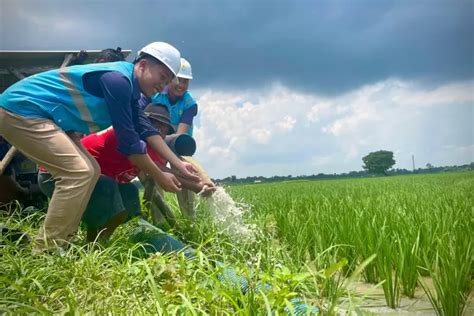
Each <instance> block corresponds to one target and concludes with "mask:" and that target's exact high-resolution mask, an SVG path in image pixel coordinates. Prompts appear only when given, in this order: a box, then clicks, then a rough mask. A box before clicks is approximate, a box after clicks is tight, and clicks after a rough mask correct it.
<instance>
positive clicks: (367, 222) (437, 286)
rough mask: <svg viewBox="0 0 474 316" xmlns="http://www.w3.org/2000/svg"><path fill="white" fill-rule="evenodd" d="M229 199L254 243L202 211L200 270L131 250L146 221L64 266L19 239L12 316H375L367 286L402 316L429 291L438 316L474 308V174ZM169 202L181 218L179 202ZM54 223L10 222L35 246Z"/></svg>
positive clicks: (15, 218) (1, 256) (175, 258)
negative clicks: (238, 282)
mask: <svg viewBox="0 0 474 316" xmlns="http://www.w3.org/2000/svg"><path fill="white" fill-rule="evenodd" d="M226 191H227V192H228V193H230V195H231V196H232V197H233V199H234V200H235V201H237V202H239V203H242V204H237V205H238V206H239V207H240V208H241V209H242V210H246V211H245V212H243V213H242V216H243V219H242V223H245V225H248V227H252V229H253V232H252V233H253V234H254V238H249V239H243V238H239V237H238V236H236V235H235V234H234V232H235V230H236V229H237V228H236V227H232V226H230V227H231V228H230V229H223V226H222V224H219V223H218V222H216V221H215V220H213V219H214V217H215V216H216V214H215V210H214V211H212V210H211V208H210V207H209V205H208V203H206V202H204V201H202V202H200V204H199V206H198V218H197V222H195V223H191V222H188V221H186V220H185V219H184V218H180V220H179V229H177V230H175V231H173V232H171V233H172V234H173V235H174V236H176V237H177V238H179V239H180V240H182V241H185V242H186V243H188V244H190V245H192V246H193V247H194V248H195V249H197V252H196V256H195V257H194V258H193V259H191V260H190V259H187V258H186V256H185V255H184V254H182V253H181V254H159V253H158V254H154V255H152V256H146V255H144V254H143V247H142V246H140V245H137V244H134V243H132V242H131V241H130V240H129V236H130V234H131V232H132V231H133V229H134V227H135V226H136V221H132V222H129V223H127V224H125V225H122V226H121V227H120V228H119V229H118V231H117V232H116V233H115V234H114V235H113V238H112V240H111V241H110V242H108V243H107V244H93V245H86V244H84V241H83V240H84V236H83V231H80V232H79V234H78V236H77V238H76V240H75V245H74V246H72V247H71V248H69V249H68V250H67V252H66V254H65V255H64V256H60V255H57V254H44V255H40V256H33V255H31V253H30V249H29V247H28V246H26V247H19V246H18V245H16V244H14V243H8V242H6V244H5V245H3V246H1V248H0V265H1V267H2V269H1V270H0V271H1V272H0V312H1V313H7V314H18V313H41V314H55V313H67V314H73V313H79V314H83V313H84V314H85V313H93V314H108V313H110V314H162V315H203V314H209V315H262V314H267V315H288V314H292V313H294V314H298V313H299V315H302V314H305V313H304V312H300V311H298V310H297V308H295V305H294V304H293V302H294V301H295V299H298V300H299V301H300V302H304V303H305V304H307V306H316V307H317V308H318V309H319V311H320V314H327V315H334V314H341V313H346V312H355V313H358V314H359V313H362V314H363V313H366V312H367V311H366V310H364V309H363V307H364V306H363V302H362V301H361V299H360V293H357V292H355V291H354V284H364V285H365V286H366V287H370V288H376V289H378V290H379V291H380V293H382V294H383V298H384V304H385V307H386V310H387V311H391V312H397V311H398V312H400V313H402V312H404V311H403V310H401V309H400V307H402V304H401V302H405V301H408V302H410V301H413V302H415V301H416V299H419V297H420V295H423V296H424V297H426V298H427V301H428V302H429V307H430V309H429V310H425V311H424V312H425V314H438V315H463V314H464V315H468V314H470V313H472V312H473V309H472V294H471V292H472V285H473V281H472V279H473V234H472V231H474V216H473V215H474V201H473V200H474V196H473V192H474V173H473V172H463V173H446V174H436V175H410V176H399V177H374V178H365V179H348V180H326V181H290V182H283V183H282V182H279V183H270V184H252V185H242V186H231V187H227V188H226ZM167 199H168V201H169V203H170V204H171V205H172V207H173V208H174V209H175V210H176V211H177V205H176V200H175V198H174V197H173V196H171V195H168V196H167ZM42 216H44V214H43V213H42V212H33V213H31V214H29V215H21V214H20V213H19V212H18V210H16V212H14V213H13V214H7V213H3V214H2V216H1V217H0V221H1V222H3V223H4V224H6V225H7V226H9V227H14V228H20V229H22V230H24V231H27V232H28V233H29V234H30V235H33V236H34V234H35V233H36V231H37V229H38V228H39V225H40V223H41V221H42ZM242 223H241V225H243V224H242ZM246 232H247V233H248V230H247V231H246ZM216 262H220V263H222V264H223V265H220V264H216ZM224 267H231V268H232V271H234V272H235V274H237V275H239V276H241V277H243V278H244V279H245V280H247V281H248V290H247V291H246V292H245V293H243V291H241V290H240V289H239V288H238V286H235V284H232V282H226V281H223V280H222V278H221V277H220V276H221V275H222V271H223V269H225V268H224ZM470 297H471V299H470ZM310 310H311V309H308V311H307V314H309V313H310V312H309V311H310ZM313 310H314V309H313ZM405 312H406V311H405Z"/></svg>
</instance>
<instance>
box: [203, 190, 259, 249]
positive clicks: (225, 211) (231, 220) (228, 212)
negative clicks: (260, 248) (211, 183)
mask: <svg viewBox="0 0 474 316" xmlns="http://www.w3.org/2000/svg"><path fill="white" fill-rule="evenodd" d="M207 205H208V209H209V212H210V215H211V220H212V221H213V222H214V224H215V225H216V226H217V227H218V228H219V229H220V230H222V231H223V232H224V233H226V234H228V235H229V236H232V237H233V238H238V239H239V240H240V241H247V242H252V241H255V239H256V237H257V234H258V229H257V225H255V224H249V223H245V221H244V216H245V214H246V213H248V212H249V211H250V205H247V204H244V203H238V202H235V201H234V200H233V199H232V197H231V196H230V195H229V194H228V193H227V192H226V191H225V190H224V188H222V187H217V190H216V192H214V193H213V194H212V196H211V197H210V198H209V199H207Z"/></svg>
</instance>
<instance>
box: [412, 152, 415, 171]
mask: <svg viewBox="0 0 474 316" xmlns="http://www.w3.org/2000/svg"><path fill="white" fill-rule="evenodd" d="M411 162H412V164H413V172H415V155H411Z"/></svg>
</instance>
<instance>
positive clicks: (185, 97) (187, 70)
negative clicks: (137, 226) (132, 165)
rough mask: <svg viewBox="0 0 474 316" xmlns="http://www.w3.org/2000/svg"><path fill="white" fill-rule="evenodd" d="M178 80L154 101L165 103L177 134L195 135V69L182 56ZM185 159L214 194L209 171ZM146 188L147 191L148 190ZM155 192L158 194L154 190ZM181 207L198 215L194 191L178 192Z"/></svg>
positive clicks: (188, 158) (193, 215) (190, 159)
mask: <svg viewBox="0 0 474 316" xmlns="http://www.w3.org/2000/svg"><path fill="white" fill-rule="evenodd" d="M176 76H177V77H178V79H179V80H178V81H175V82H172V83H170V84H169V85H168V86H167V87H166V88H165V90H164V91H162V92H160V93H158V94H156V95H154V96H153V97H152V102H153V103H155V104H163V105H165V106H166V107H167V108H168V111H169V112H170V119H171V124H172V125H173V128H174V130H175V131H176V134H188V135H190V136H193V125H194V124H193V120H194V117H195V116H196V115H197V112H198V105H197V101H196V100H195V99H194V98H193V96H192V95H191V93H190V92H189V91H188V88H189V82H190V81H191V80H192V79H193V71H192V67H191V64H190V63H189V61H187V60H186V59H185V58H181V68H180V69H179V72H178V74H177V75H176ZM181 158H182V159H183V160H184V161H186V162H188V163H191V164H192V165H193V166H194V168H195V169H196V170H197V171H198V174H199V176H200V177H201V180H202V181H203V183H205V184H206V190H207V193H208V194H212V192H214V191H215V190H216V187H215V184H214V183H213V182H212V180H211V178H210V177H209V175H208V174H207V172H206V171H205V170H204V168H202V166H200V165H199V163H198V162H197V161H196V160H195V159H194V158H192V157H181ZM145 188H146V189H148V191H150V190H152V189H151V188H150V185H149V184H148V185H146V186H145ZM146 189H145V192H147V190H146ZM153 194H157V193H156V192H154V193H153ZM177 197H178V203H179V207H180V209H181V212H183V213H184V214H185V215H187V216H188V217H190V218H192V219H193V218H194V217H195V216H196V212H195V208H194V193H193V192H191V191H189V190H186V189H184V190H181V191H180V192H178V194H177Z"/></svg>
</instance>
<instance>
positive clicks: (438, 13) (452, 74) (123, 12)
mask: <svg viewBox="0 0 474 316" xmlns="http://www.w3.org/2000/svg"><path fill="white" fill-rule="evenodd" d="M132 3H133V6H132V5H131V4H132ZM0 11H1V22H0V23H1V24H0V38H1V42H0V48H1V49H62V48H75V49H78V48H89V49H99V48H103V47H113V46H119V45H120V46H122V47H124V48H131V49H133V50H134V51H137V50H138V49H139V48H140V47H141V46H142V45H144V44H146V43H147V42H150V41H155V40H164V41H168V42H171V43H172V44H174V45H175V46H177V47H178V48H179V49H180V50H181V51H182V54H183V56H185V57H187V58H188V59H189V60H190V61H191V62H192V65H193V69H194V73H195V78H196V80H195V81H194V82H193V85H194V87H206V86H213V87H216V86H219V87H223V88H232V89H240V88H252V87H261V86H262V85H266V84H269V83H271V82H273V81H280V82H282V83H283V84H285V85H288V86H290V87H294V88H296V89H299V90H305V91H312V92H318V93H322V94H336V93H340V92H343V91H347V90H349V89H354V88H356V87H359V86H361V85H364V84H367V83H371V82H375V81H378V80H382V79H385V78H387V77H398V78H402V79H415V80H421V81H422V82H425V83H427V84H429V83H436V84H440V83H443V82H448V81H453V80H463V79H466V78H472V77H473V76H474V61H473V58H474V57H473V56H474V41H473V40H472V38H473V35H474V34H473V33H474V22H473V20H474V19H473V12H474V9H473V2H472V1H462V0H460V1H449V0H444V1H441V0H439V1H431V0H430V1H428V0H426V1H424V0H419V1H378V0H366V1H349V0H346V1H337V0H330V1H329V0H328V1H279V0H273V1H270V0H267V1H256V0H254V1H228V0H220V1H217V0H215V1H211V0H200V1H191V0H190V1H179V0H177V1H176V0H175V1H151V0H149V1H145V0H143V1H134V2H130V1H48V0H44V1H19V0H3V1H1V2H0Z"/></svg>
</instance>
